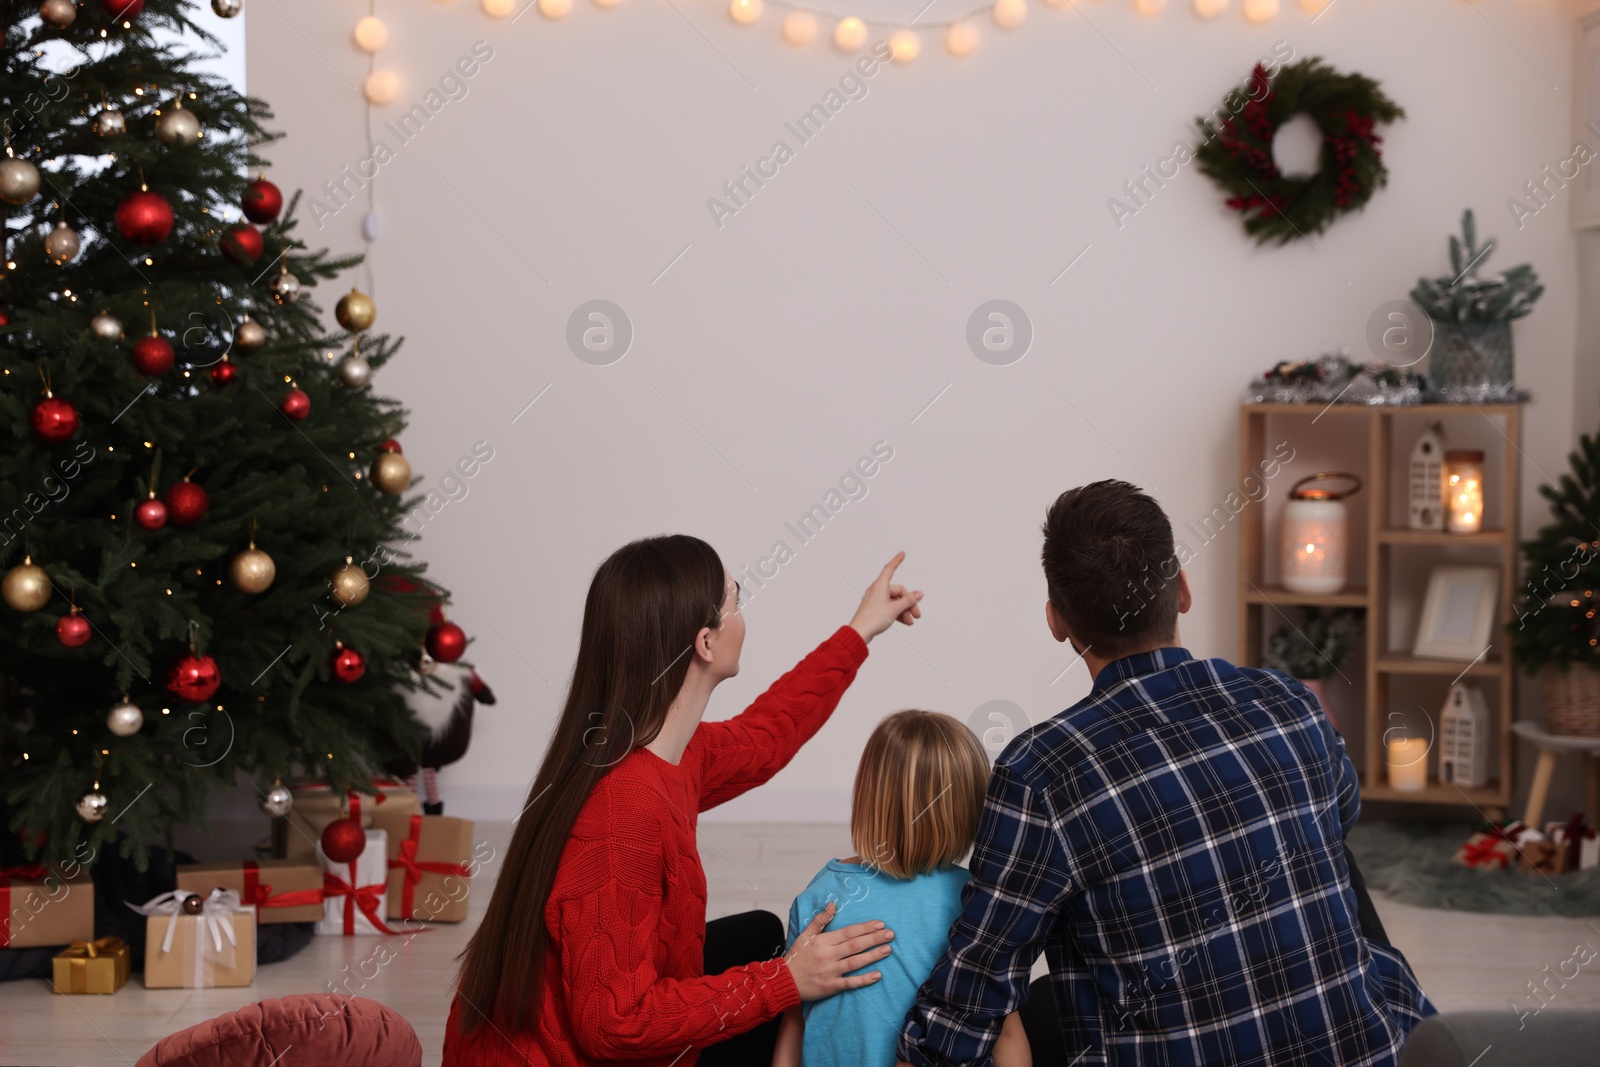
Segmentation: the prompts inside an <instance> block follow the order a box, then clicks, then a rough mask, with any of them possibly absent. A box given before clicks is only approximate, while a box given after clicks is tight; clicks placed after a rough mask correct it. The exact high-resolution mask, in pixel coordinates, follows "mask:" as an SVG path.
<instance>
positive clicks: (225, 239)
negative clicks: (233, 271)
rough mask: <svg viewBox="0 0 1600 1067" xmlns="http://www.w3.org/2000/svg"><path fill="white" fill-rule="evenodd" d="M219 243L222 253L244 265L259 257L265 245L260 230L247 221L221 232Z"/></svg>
mask: <svg viewBox="0 0 1600 1067" xmlns="http://www.w3.org/2000/svg"><path fill="white" fill-rule="evenodd" d="M219 243H220V244H221V246H222V254H223V255H225V256H227V257H228V258H229V259H231V260H233V261H234V262H235V263H238V264H240V265H241V266H246V267H248V266H249V265H250V264H252V263H254V262H255V261H256V260H258V259H260V258H261V250H262V249H263V248H264V247H265V246H264V244H263V243H262V240H261V231H260V230H258V229H256V228H255V227H254V226H252V225H251V224H250V223H248V222H241V223H239V224H238V225H236V226H230V227H229V228H228V229H227V230H226V231H225V232H224V233H223V235H222V240H221V241H220V242H219Z"/></svg>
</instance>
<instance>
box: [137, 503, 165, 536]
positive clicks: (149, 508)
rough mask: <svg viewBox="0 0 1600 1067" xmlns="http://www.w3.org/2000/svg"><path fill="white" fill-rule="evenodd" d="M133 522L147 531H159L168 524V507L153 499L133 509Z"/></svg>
mask: <svg viewBox="0 0 1600 1067" xmlns="http://www.w3.org/2000/svg"><path fill="white" fill-rule="evenodd" d="M133 521H134V522H136V523H138V524H139V525H140V526H141V527H143V528H144V529H146V530H159V529H161V527H163V526H165V525H166V524H167V506H166V505H165V504H163V503H162V502H161V501H159V500H157V499H156V498H155V497H151V498H149V499H148V500H145V501H143V502H141V503H140V504H139V506H138V507H136V508H134V509H133Z"/></svg>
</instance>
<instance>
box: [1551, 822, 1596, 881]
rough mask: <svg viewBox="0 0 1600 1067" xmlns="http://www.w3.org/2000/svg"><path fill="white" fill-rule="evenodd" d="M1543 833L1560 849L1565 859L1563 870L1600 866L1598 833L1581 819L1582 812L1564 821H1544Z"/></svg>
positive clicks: (1580, 869)
mask: <svg viewBox="0 0 1600 1067" xmlns="http://www.w3.org/2000/svg"><path fill="white" fill-rule="evenodd" d="M1544 833H1545V836H1546V837H1548V838H1549V839H1550V841H1551V842H1552V843H1553V844H1554V845H1556V847H1558V848H1559V849H1561V852H1562V854H1563V856H1564V857H1565V860H1566V866H1565V867H1564V868H1563V869H1564V870H1568V871H1586V870H1588V869H1589V868H1590V867H1596V866H1600V833H1596V831H1595V828H1594V827H1592V826H1590V825H1589V824H1588V823H1586V822H1584V821H1583V813H1582V812H1579V813H1577V814H1575V815H1573V816H1572V818H1571V819H1568V820H1567V821H1566V822H1564V823H1559V822H1552V823H1546V824H1545V829H1544ZM1574 845H1576V847H1574ZM1574 861H1576V862H1574Z"/></svg>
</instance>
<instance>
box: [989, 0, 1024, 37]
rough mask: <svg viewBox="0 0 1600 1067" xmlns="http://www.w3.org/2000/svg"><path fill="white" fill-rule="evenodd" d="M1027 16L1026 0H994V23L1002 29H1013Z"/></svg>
mask: <svg viewBox="0 0 1600 1067" xmlns="http://www.w3.org/2000/svg"><path fill="white" fill-rule="evenodd" d="M1027 17H1028V0H995V5H994V24H995V25H996V26H999V27H1000V28H1001V29H1002V30H1014V29H1016V28H1017V27H1018V26H1020V25H1022V22H1023V20H1024V19H1026V18H1027Z"/></svg>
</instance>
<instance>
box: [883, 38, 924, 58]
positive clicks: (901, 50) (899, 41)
mask: <svg viewBox="0 0 1600 1067" xmlns="http://www.w3.org/2000/svg"><path fill="white" fill-rule="evenodd" d="M921 53H922V38H921V37H918V36H917V35H916V34H915V33H913V32H911V31H910V30H896V31H894V33H893V34H891V35H890V36H889V58H890V59H892V60H894V61H895V62H896V63H909V62H911V61H912V60H913V59H916V58H917V56H918V55H920V54H921Z"/></svg>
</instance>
